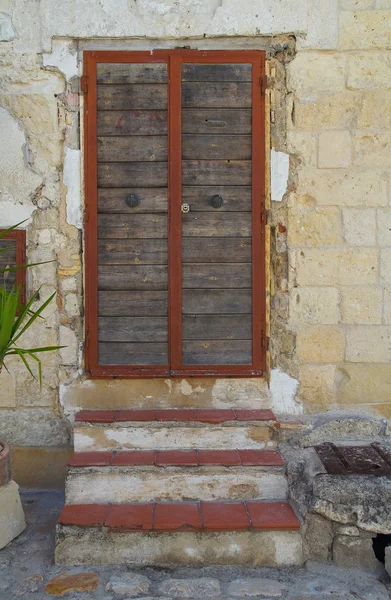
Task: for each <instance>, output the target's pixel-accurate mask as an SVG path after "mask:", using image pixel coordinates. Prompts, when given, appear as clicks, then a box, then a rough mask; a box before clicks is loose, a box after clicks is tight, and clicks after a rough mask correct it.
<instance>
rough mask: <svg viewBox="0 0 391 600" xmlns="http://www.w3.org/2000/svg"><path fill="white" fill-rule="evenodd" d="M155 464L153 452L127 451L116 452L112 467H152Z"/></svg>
mask: <svg viewBox="0 0 391 600" xmlns="http://www.w3.org/2000/svg"><path fill="white" fill-rule="evenodd" d="M154 463H155V450H129V451H123V452H116V453H115V454H114V457H113V460H112V463H111V464H112V465H113V466H114V467H120V466H122V467H131V466H136V465H153V464H154Z"/></svg>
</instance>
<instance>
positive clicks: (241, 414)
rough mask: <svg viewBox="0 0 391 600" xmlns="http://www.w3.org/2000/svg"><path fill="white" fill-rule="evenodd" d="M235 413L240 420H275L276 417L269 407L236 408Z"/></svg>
mask: <svg viewBox="0 0 391 600" xmlns="http://www.w3.org/2000/svg"><path fill="white" fill-rule="evenodd" d="M235 415H236V418H237V420H238V421H275V420H276V417H275V416H274V414H273V412H272V411H271V410H268V409H255V410H251V409H236V410H235Z"/></svg>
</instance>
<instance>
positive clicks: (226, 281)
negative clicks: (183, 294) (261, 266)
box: [182, 263, 251, 289]
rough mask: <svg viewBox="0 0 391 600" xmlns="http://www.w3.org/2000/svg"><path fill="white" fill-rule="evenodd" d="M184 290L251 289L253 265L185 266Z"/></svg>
mask: <svg viewBox="0 0 391 600" xmlns="http://www.w3.org/2000/svg"><path fill="white" fill-rule="evenodd" d="M182 281H183V289H199V288H220V289H221V288H223V289H224V288H234V289H236V288H250V287H251V265H248V264H246V265H243V264H228V263H226V264H193V265H191V264H184V265H183V270H182Z"/></svg>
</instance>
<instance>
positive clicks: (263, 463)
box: [68, 450, 285, 467]
mask: <svg viewBox="0 0 391 600" xmlns="http://www.w3.org/2000/svg"><path fill="white" fill-rule="evenodd" d="M284 464H285V462H284V459H283V458H282V456H281V454H280V453H279V452H276V451H275V450H129V451H122V452H76V453H75V454H74V455H73V456H72V457H71V458H70V459H69V461H68V466H69V467H108V466H111V465H112V466H115V467H119V466H123V467H134V466H140V465H155V466H156V467H169V466H178V467H179V466H183V467H198V466H205V465H220V466H227V467H231V466H243V467H252V466H254V467H258V466H259V467H282V466H284Z"/></svg>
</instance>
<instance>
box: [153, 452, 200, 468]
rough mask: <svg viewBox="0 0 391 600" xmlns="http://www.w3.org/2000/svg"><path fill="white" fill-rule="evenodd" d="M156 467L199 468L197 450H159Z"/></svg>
mask: <svg viewBox="0 0 391 600" xmlns="http://www.w3.org/2000/svg"><path fill="white" fill-rule="evenodd" d="M155 464H156V466H165V465H167V466H187V467H192V466H197V465H198V458H197V451H196V450H158V451H157V453H156V461H155Z"/></svg>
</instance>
